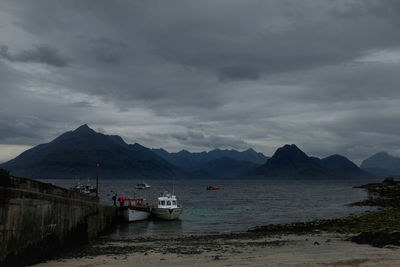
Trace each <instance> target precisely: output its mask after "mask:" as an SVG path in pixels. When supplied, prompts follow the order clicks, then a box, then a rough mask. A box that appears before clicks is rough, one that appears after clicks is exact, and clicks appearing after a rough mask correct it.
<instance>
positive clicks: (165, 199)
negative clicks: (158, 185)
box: [157, 194, 178, 209]
mask: <svg viewBox="0 0 400 267" xmlns="http://www.w3.org/2000/svg"><path fill="white" fill-rule="evenodd" d="M157 207H158V208H167V209H169V208H177V207H178V202H177V200H176V196H174V195H171V194H163V195H161V196H160V197H158V203H157Z"/></svg>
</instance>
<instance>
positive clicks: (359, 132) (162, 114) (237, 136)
mask: <svg viewBox="0 0 400 267" xmlns="http://www.w3.org/2000/svg"><path fill="white" fill-rule="evenodd" d="M399 28H400V1H398V0H377V1H374V0H335V1H333V0H325V1H321V0H302V1H297V0H269V1H257V0H248V1H242V0H241V1H236V0H202V1H190V0H181V1H174V0H169V1H151V0H148V1H135V0H126V1H120V0H116V1H106V0H104V1H103V0H93V1H90V0H87V1H80V0H75V1H74V0H68V1H57V0H46V1H43V0H35V1H27V0H26V1H24V0H18V1H15V0H1V1H0V162H2V161H6V160H9V159H11V158H13V157H15V156H16V155H18V154H19V153H21V152H22V151H24V150H26V149H27V148H30V147H32V146H35V145H38V144H40V143H46V142H49V141H51V140H52V139H54V138H55V137H57V136H58V135H60V134H61V133H63V132H65V131H69V130H73V129H75V128H77V127H78V126H80V125H82V124H85V123H87V124H88V125H89V126H90V127H91V128H93V129H94V130H96V131H99V132H103V133H107V134H117V135H120V136H121V137H123V138H124V140H125V141H126V142H128V143H135V142H136V143H139V144H142V145H144V146H147V147H149V148H160V147H162V148H164V149H166V150H168V151H170V152H176V151H179V150H181V149H186V150H189V151H193V152H195V151H203V150H207V151H208V150H211V149H213V148H221V149H237V150H244V149H247V148H250V147H251V148H254V149H255V150H256V151H259V152H262V153H264V154H265V155H269V156H270V155H272V154H273V153H274V151H275V150H276V149H277V148H278V147H280V146H282V145H284V144H296V145H297V146H299V148H301V149H302V150H303V151H305V152H306V153H307V154H309V155H313V156H318V157H325V156H329V155H332V154H341V155H344V156H346V157H348V158H349V159H351V160H353V161H354V162H356V163H360V162H361V161H362V160H363V159H365V158H367V157H369V156H371V155H372V154H374V153H377V152H380V151H387V152H389V153H391V154H393V155H400V101H399V100H400V34H399V30H398V29H399Z"/></svg>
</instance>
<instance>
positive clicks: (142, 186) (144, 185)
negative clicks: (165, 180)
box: [136, 182, 151, 189]
mask: <svg viewBox="0 0 400 267" xmlns="http://www.w3.org/2000/svg"><path fill="white" fill-rule="evenodd" d="M150 187H151V186H150V185H148V184H146V183H145V182H143V183H139V184H136V189H149V188H150Z"/></svg>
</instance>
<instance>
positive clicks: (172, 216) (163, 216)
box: [151, 208, 182, 221]
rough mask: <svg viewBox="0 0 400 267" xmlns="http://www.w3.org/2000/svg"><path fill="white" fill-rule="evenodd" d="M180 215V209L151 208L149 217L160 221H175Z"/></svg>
mask: <svg viewBox="0 0 400 267" xmlns="http://www.w3.org/2000/svg"><path fill="white" fill-rule="evenodd" d="M181 213H182V208H152V210H151V215H152V216H153V217H154V218H157V219H160V220H168V221H171V220H176V219H178V218H179V215H181Z"/></svg>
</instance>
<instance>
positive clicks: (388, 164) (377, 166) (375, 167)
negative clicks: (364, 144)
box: [360, 152, 400, 176]
mask: <svg viewBox="0 0 400 267" xmlns="http://www.w3.org/2000/svg"><path fill="white" fill-rule="evenodd" d="M360 167H361V168H362V169H363V170H366V171H368V172H370V173H374V174H376V175H380V176H389V175H400V158H398V157H394V156H392V155H390V154H388V153H387V152H379V153H376V154H374V155H372V156H371V157H369V158H367V159H365V160H364V161H363V162H362V163H361V166H360Z"/></svg>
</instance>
